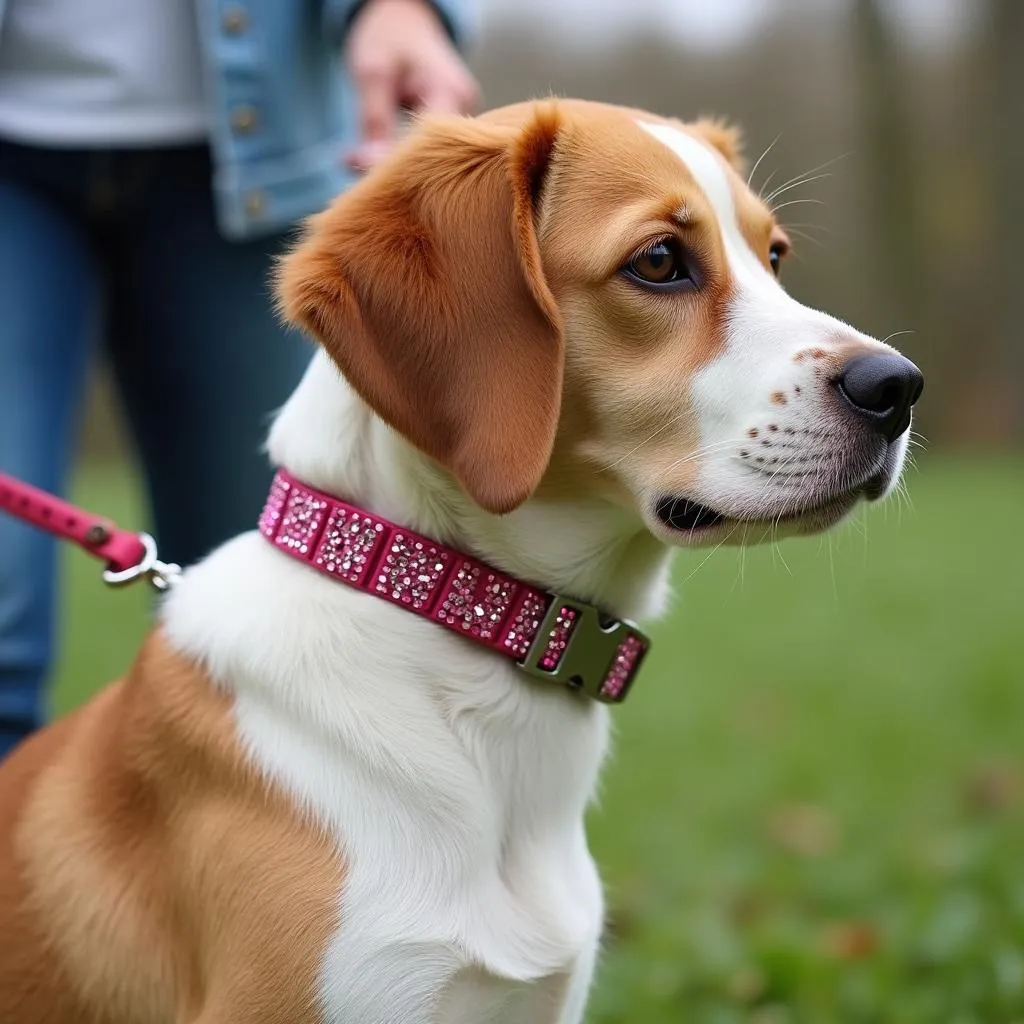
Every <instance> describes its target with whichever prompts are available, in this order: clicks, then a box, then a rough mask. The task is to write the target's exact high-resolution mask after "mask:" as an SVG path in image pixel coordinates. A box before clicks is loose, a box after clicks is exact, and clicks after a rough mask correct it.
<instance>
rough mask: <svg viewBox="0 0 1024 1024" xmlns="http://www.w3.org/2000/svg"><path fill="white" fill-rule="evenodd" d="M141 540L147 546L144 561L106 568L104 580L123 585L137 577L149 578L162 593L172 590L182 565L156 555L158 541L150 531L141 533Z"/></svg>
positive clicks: (113, 584)
mask: <svg viewBox="0 0 1024 1024" xmlns="http://www.w3.org/2000/svg"><path fill="white" fill-rule="evenodd" d="M139 540H141V541H142V546H143V548H145V551H144V553H143V555H142V561H141V562H139V563H138V565H130V566H129V567H128V568H127V569H122V570H120V571H115V570H113V569H104V570H103V582H104V583H106V584H107V585H108V586H111V587H123V586H125V585H126V584H128V583H134V582H135V581H136V580H137V579H147V580H149V583H150V586H152V587H153V588H154V589H155V590H159V591H160V592H161V593H162V592H163V591H165V590H170V588H171V587H173V586H174V584H175V583H177V582H178V578H179V577H180V576H181V566H180V565H177V564H176V563H175V562H161V561H160V559H159V558H157V555H156V541H155V540H153V538H152V537H151V536H150V535H149V534H148V533H140V534H139Z"/></svg>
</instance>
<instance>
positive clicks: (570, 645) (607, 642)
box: [519, 595, 651, 704]
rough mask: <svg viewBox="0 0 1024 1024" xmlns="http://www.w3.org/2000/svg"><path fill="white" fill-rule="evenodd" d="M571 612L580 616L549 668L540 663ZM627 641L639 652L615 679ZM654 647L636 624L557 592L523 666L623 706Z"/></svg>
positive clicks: (605, 700) (529, 670) (534, 673)
mask: <svg viewBox="0 0 1024 1024" xmlns="http://www.w3.org/2000/svg"><path fill="white" fill-rule="evenodd" d="M566 610H571V611H572V612H574V613H575V619H574V622H573V625H572V628H571V631H570V632H569V633H568V635H567V637H566V641H565V649H564V650H563V651H562V655H561V657H560V658H559V660H558V663H557V665H556V666H555V667H554V668H550V669H548V668H544V667H542V664H541V663H542V661H544V659H545V654H546V652H547V648H548V643H549V641H550V640H551V638H552V636H554V635H555V634H556V633H557V632H558V630H559V629H560V628H564V627H560V623H561V621H562V617H563V613H564V612H565V611H566ZM630 640H632V641H634V643H633V644H632V645H631V644H628V643H627V642H628V641H630ZM624 645H626V647H627V648H630V647H632V648H634V650H635V653H633V654H631V655H630V657H629V660H628V669H627V668H622V669H621V673H620V677H619V678H617V679H615V680H614V681H613V679H612V673H613V670H614V669H616V662H617V659H618V658H619V657H620V655H621V654H622V652H623V649H624ZM650 646H651V644H650V640H649V639H648V637H647V636H646V634H645V633H644V632H643V631H642V630H641V629H640V628H639V627H638V626H636V625H634V624H633V623H632V622H629V621H628V620H626V619H611V618H608V617H606V616H604V615H602V614H601V613H600V612H599V611H598V610H597V609H596V608H594V607H593V606H592V605H588V604H583V603H582V602H578V601H572V600H569V599H566V598H562V597H559V596H557V595H556V596H555V599H554V601H552V603H551V606H550V607H549V608H548V611H547V614H546V615H545V616H544V621H543V622H542V623H541V624H540V629H539V630H538V631H537V636H536V637H535V638H534V641H533V643H532V644H531V645H530V650H529V652H528V653H527V655H526V657H525V658H523V660H522V661H521V662H519V666H520V668H522V669H523V671H524V672H527V673H529V674H530V675H531V676H535V677H536V678H538V679H547V680H550V681H551V682H555V683H562V684H564V685H566V686H569V687H572V688H574V689H578V690H582V691H583V692H585V693H587V694H589V695H590V696H591V697H593V698H594V699H595V700H599V701H601V702H602V703H606V704H618V703H620V702H621V701H623V700H624V699H625V697H626V694H627V693H628V692H629V688H630V686H631V685H632V683H633V680H634V679H635V678H636V674H637V671H638V670H639V668H640V664H641V662H642V661H643V658H644V655H645V654H646V653H647V651H648V650H649V649H650ZM624 664H625V663H624Z"/></svg>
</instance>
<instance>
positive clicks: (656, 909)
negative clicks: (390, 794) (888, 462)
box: [57, 456, 1024, 1024]
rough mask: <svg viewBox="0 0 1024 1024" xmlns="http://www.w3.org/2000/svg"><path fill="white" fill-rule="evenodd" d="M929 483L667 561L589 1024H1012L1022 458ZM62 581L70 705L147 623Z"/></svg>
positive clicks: (101, 482) (84, 489)
mask: <svg viewBox="0 0 1024 1024" xmlns="http://www.w3.org/2000/svg"><path fill="white" fill-rule="evenodd" d="M923 462H924V466H923V469H922V471H921V472H920V473H918V474H915V475H913V476H912V477H911V479H910V481H909V484H910V494H911V497H912V499H913V506H914V507H913V509H910V508H906V507H905V508H903V509H902V511H901V510H899V509H898V508H897V507H896V505H895V503H894V504H891V505H889V506H887V507H884V508H880V509H872V510H867V511H866V512H864V513H862V515H861V517H860V519H859V520H858V522H856V523H854V524H852V525H850V526H847V527H846V528H845V529H844V530H843V531H842V532H841V533H839V534H837V535H836V536H834V537H833V538H832V540H831V544H830V543H829V541H827V540H825V541H819V540H817V539H814V540H808V541H791V542H786V543H784V544H783V545H782V546H781V547H780V548H779V549H778V550H776V551H772V550H770V549H759V550H756V551H749V552H747V553H746V555H745V557H744V556H743V555H741V554H739V553H736V552H732V551H725V550H723V551H720V552H718V553H716V554H715V555H714V557H712V558H711V559H709V560H708V561H707V562H706V564H703V565H701V561H702V559H703V557H704V556H703V555H686V556H683V557H681V558H680V563H679V573H678V578H679V583H680V586H679V599H678V602H677V608H676V611H675V614H674V615H673V616H672V617H671V619H670V620H668V621H666V622H665V623H663V624H662V625H661V626H660V627H658V628H657V629H656V631H655V637H656V648H655V651H654V653H653V654H652V657H651V659H650V661H649V664H648V668H647V670H646V672H645V674H644V676H643V677H642V678H641V679H640V681H639V683H638V685H637V688H636V690H635V692H634V693H633V695H632V697H631V699H630V701H629V702H628V703H627V704H626V705H624V706H623V707H622V708H621V709H619V710H618V711H617V712H616V715H615V719H616V723H617V727H618V740H617V748H616V753H615V757H614V759H613V762H612V763H611V764H610V766H609V768H608V770H607V773H606V776H605V780H604V785H603V796H602V800H601V806H600V807H599V808H598V809H597V810H596V811H595V812H594V814H593V815H592V820H591V835H592V840H593V843H592V845H593V848H594V851H595V854H596V856H597V858H598V860H599V861H600V863H601V865H602V869H603V872H604V875H605V878H606V880H607V884H608V894H609V902H610V906H611V922H610V935H609V942H608V947H607V953H606V956H605V959H604V963H603V966H602V969H601V972H600V979H599V982H598V985H597V989H596V991H595V994H594V999H593V1002H592V1012H591V1015H590V1020H591V1021H592V1024H612V1022H616V1024H617V1022H630V1024H669V1022H672V1024H687V1022H696V1024H738V1022H750V1024H798V1022H799V1024H804V1022H806V1024H833V1022H843V1024H847V1022H849V1024H869V1022H879V1024H882V1022H885V1024H924V1022H928V1024H933V1022H934V1024H1022V1022H1024V540H1022V525H1024V461H1020V460H1016V461H1014V460H1011V459H1001V460H997V459H992V460H988V461H979V460H976V459H975V460H966V459H961V460H956V459H951V458H939V457H934V456H932V457H925V459H924V460H923ZM77 497H78V500H80V501H82V502H85V503H87V504H88V505H90V506H91V507H93V508H96V509H100V510H103V511H104V512H106V513H108V514H110V515H113V516H115V517H116V518H118V519H119V520H120V521H121V522H122V523H123V524H125V525H128V524H131V523H140V522H141V514H140V511H139V507H138V503H137V498H136V496H134V494H133V493H130V492H129V491H128V489H127V488H126V487H125V486H124V485H123V483H121V482H119V480H118V477H117V475H116V474H115V473H114V472H113V471H111V470H105V469H102V468H96V467H93V468H91V469H88V470H87V471H86V472H85V473H84V474H83V476H82V478H81V481H80V486H79V488H78V493H77ZM68 570H69V573H70V575H69V579H68V582H69V585H68V587H67V588H66V600H67V616H66V620H65V634H64V641H65V643H64V648H63V658H62V662H61V667H60V672H59V679H58V684H57V701H58V704H59V706H61V707H68V706H70V705H71V704H73V703H75V702H77V701H79V700H81V699H82V698H84V697H85V696H86V695H87V693H88V692H89V690H91V689H92V688H93V687H95V686H97V685H99V684H101V683H102V682H104V681H105V680H106V679H108V678H109V677H111V676H113V675H115V674H117V673H118V672H119V671H121V670H122V669H123V668H124V667H125V665H126V664H127V662H128V659H129V657H130V655H131V652H132V649H133V647H134V645H135V643H136V640H137V638H138V636H139V634H140V633H141V631H142V630H143V628H144V626H145V618H146V609H147V597H146V595H144V594H143V593H142V592H141V591H138V592H136V591H132V592H118V593H111V592H107V591H105V590H104V588H103V587H102V586H101V585H100V583H99V581H98V578H97V574H96V569H95V567H94V566H93V564H92V563H90V562H88V561H87V560H86V558H85V557H84V556H78V555H72V556H69V562H68Z"/></svg>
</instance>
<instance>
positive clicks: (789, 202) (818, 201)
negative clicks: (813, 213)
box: [772, 199, 827, 213]
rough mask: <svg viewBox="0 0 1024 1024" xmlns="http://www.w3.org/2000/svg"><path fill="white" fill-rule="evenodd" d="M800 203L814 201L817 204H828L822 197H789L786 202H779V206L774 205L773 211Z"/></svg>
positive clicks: (776, 211)
mask: <svg viewBox="0 0 1024 1024" xmlns="http://www.w3.org/2000/svg"><path fill="white" fill-rule="evenodd" d="M800 203H813V204H814V205H815V206H826V205H827V204H826V203H825V202H824V201H823V200H821V199H787V200H786V201H785V202H784V203H779V205H778V206H773V207H772V213H778V212H779V210H784V209H785V208H786V207H787V206H797V205H799V204H800Z"/></svg>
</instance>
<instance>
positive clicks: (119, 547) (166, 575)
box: [0, 473, 181, 590]
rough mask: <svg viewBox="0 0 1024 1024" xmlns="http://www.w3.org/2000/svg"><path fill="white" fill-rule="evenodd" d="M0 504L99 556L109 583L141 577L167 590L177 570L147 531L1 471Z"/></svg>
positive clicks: (160, 588)
mask: <svg viewBox="0 0 1024 1024" xmlns="http://www.w3.org/2000/svg"><path fill="white" fill-rule="evenodd" d="M0 510H2V511H4V512H9V513H10V514H11V515H13V516H15V517H16V518H17V519H23V520H24V521H25V522H26V523H30V524H31V525H32V526H35V527H38V528H39V529H40V530H45V531H46V532H47V533H52V534H53V535H54V536H56V537H60V538H61V539H62V540H70V541H73V542H74V543H75V544H77V545H78V546H79V547H80V548H82V549H83V550H84V551H86V552H88V553H89V554H90V555H94V556H95V557H96V558H101V559H103V561H105V562H106V563H107V568H106V569H105V570H104V572H103V580H104V582H106V583H109V584H110V585H111V586H115V587H116V586H120V585H122V584H125V583H131V582H132V581H133V580H136V579H140V578H145V579H148V580H149V582H150V583H151V584H152V585H153V586H154V587H155V588H156V589H157V590H167V588H168V587H170V586H171V585H172V584H173V583H174V581H175V580H176V579H177V577H178V575H179V574H180V573H181V568H180V567H179V566H177V565H174V564H173V563H168V562H161V561H160V560H159V559H158V558H157V553H156V542H155V541H154V540H153V538H152V537H151V536H150V535H149V534H148V533H131V532H130V531H129V530H122V529H120V528H119V527H117V526H115V525H114V523H112V522H110V521H109V520H108V519H102V518H100V517H99V516H96V515H93V514H92V513H91V512H86V511H84V510H83V509H80V508H77V507H76V506H74V505H71V504H69V503H68V502H66V501H62V500H61V499H60V498H58V497H56V496H55V495H53V494H48V493H47V492H46V491H41V490H40V489H39V488H38V487H32V486H31V485H30V484H26V483H23V482H22V481H21V480H16V479H15V478H14V477H12V476H8V475H7V474H6V473H0Z"/></svg>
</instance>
